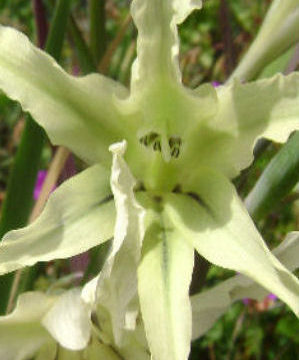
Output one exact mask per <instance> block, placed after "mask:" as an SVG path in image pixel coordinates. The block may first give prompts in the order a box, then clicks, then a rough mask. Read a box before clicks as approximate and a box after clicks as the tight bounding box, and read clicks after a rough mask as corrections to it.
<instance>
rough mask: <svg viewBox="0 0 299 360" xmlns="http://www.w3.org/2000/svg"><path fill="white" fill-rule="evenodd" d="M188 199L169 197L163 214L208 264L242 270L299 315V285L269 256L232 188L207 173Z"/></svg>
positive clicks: (175, 196)
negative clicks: (167, 216)
mask: <svg viewBox="0 0 299 360" xmlns="http://www.w3.org/2000/svg"><path fill="white" fill-rule="evenodd" d="M192 190H193V192H192V193H189V195H187V194H185V195H183V194H169V195H167V196H165V197H166V199H167V202H166V205H165V211H166V212H167V213H168V215H169V217H170V218H171V221H172V223H173V224H174V225H175V226H176V227H177V229H178V230H179V231H180V232H181V235H182V236H183V237H184V238H185V240H186V241H189V242H190V243H191V244H193V246H194V247H195V248H196V250H197V251H198V252H199V253H200V254H201V255H202V256H203V257H205V258H206V259H207V260H208V261H210V262H212V263H214V264H216V265H218V266H222V267H224V268H228V269H231V270H235V271H238V272H240V273H242V274H244V275H246V276H248V277H250V278H252V279H253V280H254V281H256V282H257V283H259V284H261V285H262V286H263V287H265V288H266V289H268V290H269V291H270V292H273V293H274V294H276V295H277V296H278V297H280V298H281V299H282V300H283V301H284V302H285V303H286V304H288V305H289V306H290V307H291V309H292V310H293V311H294V313H295V314H296V315H297V316H298V315H299V301H298V299H299V281H298V279H296V277H295V276H294V275H292V274H291V273H290V272H289V271H287V270H286V269H285V267H284V266H283V265H282V264H281V263H280V262H279V261H278V260H277V259H276V258H275V257H274V256H273V255H272V254H271V252H270V251H269V249H268V248H267V246H266V244H265V243H264V241H263V239H262V238H261V236H260V235H259V233H258V231H257V229H256V228H255V226H254V224H253V222H252V220H251V218H250V216H249V215H248V213H247V211H246V208H245V206H244V205H243V204H242V202H241V200H240V199H239V197H238V195H237V193H236V191H235V189H234V187H233V185H232V184H231V183H230V182H229V181H228V180H227V179H226V178H225V177H223V176H221V175H219V174H217V173H216V172H213V171H209V170H205V171H204V170H203V171H202V172H201V176H200V178H199V181H198V185H197V187H196V191H194V190H195V189H194V188H193V189H192Z"/></svg>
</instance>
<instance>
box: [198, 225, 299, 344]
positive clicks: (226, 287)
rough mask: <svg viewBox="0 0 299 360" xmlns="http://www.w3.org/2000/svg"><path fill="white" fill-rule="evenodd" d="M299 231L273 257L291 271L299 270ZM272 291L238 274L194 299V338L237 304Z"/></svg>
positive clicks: (287, 239) (274, 251)
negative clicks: (238, 301) (242, 300)
mask: <svg viewBox="0 0 299 360" xmlns="http://www.w3.org/2000/svg"><path fill="white" fill-rule="evenodd" d="M298 253H299V232H298V231H297V232H293V233H290V234H288V236H287V237H286V239H285V240H284V241H283V242H282V244H281V245H279V246H278V247H277V248H276V249H274V250H273V254H274V255H276V256H277V258H278V259H279V260H280V261H281V262H282V264H283V265H284V266H286V268H288V269H289V270H290V271H294V270H296V269H297V268H298V267H299V257H298ZM268 293H269V292H268V291H267V290H265V289H264V288H262V287H261V286H260V285H258V284H257V283H254V282H253V281H252V280H250V279H249V278H247V277H245V276H243V275H236V276H234V277H232V278H230V279H228V280H225V281H224V282H222V283H220V284H219V285H217V286H215V287H213V288H211V289H209V290H206V291H203V292H202V293H200V294H197V295H194V296H192V297H191V304H192V338H193V339H196V338H198V337H200V336H202V335H203V334H205V333H206V332H207V331H208V330H209V329H210V328H211V327H212V326H213V324H214V323H215V321H217V319H218V318H219V317H220V316H222V315H223V314H224V313H225V312H226V311H228V309H229V307H230V306H231V304H233V303H234V302H235V301H237V300H240V299H244V298H250V299H255V300H259V301H260V300H262V299H263V298H264V297H265V296H266V295H267V294H268Z"/></svg>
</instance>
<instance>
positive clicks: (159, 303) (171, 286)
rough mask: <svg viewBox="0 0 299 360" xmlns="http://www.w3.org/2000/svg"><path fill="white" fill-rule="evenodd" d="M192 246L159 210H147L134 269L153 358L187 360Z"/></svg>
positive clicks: (189, 331)
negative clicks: (139, 261)
mask: <svg viewBox="0 0 299 360" xmlns="http://www.w3.org/2000/svg"><path fill="white" fill-rule="evenodd" d="M193 255H194V252H193V248H192V246H191V245H190V244H189V243H188V242H186V241H185V239H184V238H183V237H182V236H181V234H180V233H179V232H178V231H177V230H176V228H175V227H174V226H173V224H171V223H170V222H169V221H168V219H167V215H165V214H164V213H163V212H155V211H153V210H148V211H147V228H146V234H145V238H144V246H143V250H142V260H141V263H140V265H139V268H138V292H139V298H140V306H141V312H142V317H143V321H144V327H145V332H146V336H147V340H148V343H149V347H150V351H151V353H152V357H153V359H155V360H169V359H172V360H187V359H188V354H189V351H190V340H191V309H190V300H189V285H190V281H191V275H192V269H193Z"/></svg>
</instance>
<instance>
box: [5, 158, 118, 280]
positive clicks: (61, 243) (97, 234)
mask: <svg viewBox="0 0 299 360" xmlns="http://www.w3.org/2000/svg"><path fill="white" fill-rule="evenodd" d="M111 200H112V194H111V190H110V186H109V173H108V171H106V170H105V169H103V168H102V167H101V166H99V165H95V166H93V167H91V168H89V169H87V170H85V171H83V172H82V173H80V174H79V175H77V176H75V177H73V178H71V179H69V180H68V181H66V182H65V183H63V184H62V185H61V186H60V187H59V188H58V189H57V190H56V191H54V192H53V193H52V195H51V196H50V198H49V201H48V202H47V204H46V206H45V209H44V211H43V212H42V214H41V215H40V217H39V218H38V219H37V220H36V221H35V222H33V223H32V224H30V225H29V226H27V227H25V228H23V229H19V230H13V231H10V232H9V233H7V234H6V235H5V236H4V238H3V240H2V242H1V244H0V273H1V274H3V273H7V272H9V271H13V270H16V269H18V268H21V267H24V266H27V265H33V264H35V263H36V262H38V261H49V260H53V259H57V258H66V257H70V256H74V255H76V254H79V253H82V252H84V251H86V250H88V249H90V248H91V247H93V246H96V245H99V244H101V243H103V242H104V241H106V240H108V239H110V238H111V237H112V236H113V228H114V218H115V215H114V204H113V201H111Z"/></svg>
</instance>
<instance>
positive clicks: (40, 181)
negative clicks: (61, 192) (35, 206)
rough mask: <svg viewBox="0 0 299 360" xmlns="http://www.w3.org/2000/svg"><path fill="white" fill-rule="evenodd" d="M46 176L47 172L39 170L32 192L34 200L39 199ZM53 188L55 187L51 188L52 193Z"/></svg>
mask: <svg viewBox="0 0 299 360" xmlns="http://www.w3.org/2000/svg"><path fill="white" fill-rule="evenodd" d="M46 176H47V170H40V171H39V172H38V174H37V179H36V183H35V187H34V191H33V198H34V200H37V199H38V198H39V195H40V192H41V190H42V187H43V184H44V181H45V179H46ZM55 188H56V186H54V187H53V189H52V191H53V190H55Z"/></svg>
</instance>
